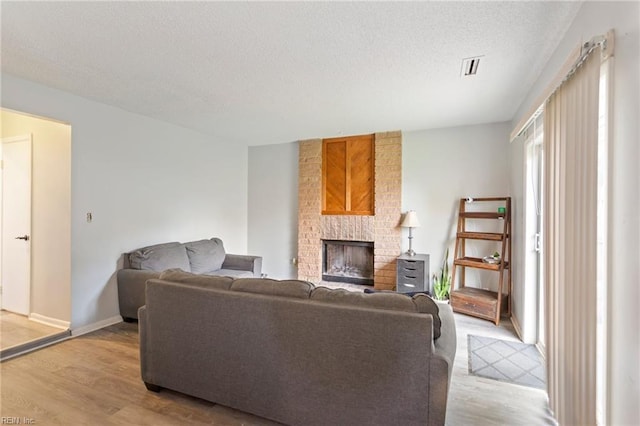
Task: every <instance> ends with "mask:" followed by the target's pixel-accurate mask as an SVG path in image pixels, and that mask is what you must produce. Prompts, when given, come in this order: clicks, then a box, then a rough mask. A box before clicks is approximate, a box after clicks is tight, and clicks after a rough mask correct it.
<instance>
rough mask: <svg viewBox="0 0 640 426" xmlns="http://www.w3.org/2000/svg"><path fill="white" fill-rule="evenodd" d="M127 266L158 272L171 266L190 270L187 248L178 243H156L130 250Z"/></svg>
mask: <svg viewBox="0 0 640 426" xmlns="http://www.w3.org/2000/svg"><path fill="white" fill-rule="evenodd" d="M129 266H130V267H131V269H146V270H149V271H158V272H159V271H164V270H166V269H172V268H179V269H182V270H184V271H190V270H191V266H190V264H189V258H188V257H187V250H186V248H185V247H184V244H180V243H164V244H156V245H153V246H148V247H143V248H140V249H138V250H135V251H132V252H131V253H129Z"/></svg>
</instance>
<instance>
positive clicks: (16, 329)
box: [0, 310, 63, 350]
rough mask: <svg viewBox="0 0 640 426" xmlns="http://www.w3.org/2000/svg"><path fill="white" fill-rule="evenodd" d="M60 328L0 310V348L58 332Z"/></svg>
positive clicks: (10, 346) (3, 348) (6, 347)
mask: <svg viewBox="0 0 640 426" xmlns="http://www.w3.org/2000/svg"><path fill="white" fill-rule="evenodd" d="M61 331H63V330H61V329H59V328H55V327H50V326H48V325H44V324H40V323H39V322H36V321H32V320H30V319H29V318H27V317H26V316H24V315H18V314H14V313H12V312H8V311H4V310H2V311H0V350H5V349H8V348H12V347H15V346H18V345H22V344H25V343H28V342H31V341H34V340H37V339H42V338H43V337H48V336H53V335H55V334H58V333H60V332H61Z"/></svg>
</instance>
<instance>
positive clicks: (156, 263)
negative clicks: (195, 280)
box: [117, 238, 262, 321]
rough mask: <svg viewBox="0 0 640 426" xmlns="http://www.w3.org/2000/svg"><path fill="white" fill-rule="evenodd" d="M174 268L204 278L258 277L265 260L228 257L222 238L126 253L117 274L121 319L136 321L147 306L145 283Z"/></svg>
mask: <svg viewBox="0 0 640 426" xmlns="http://www.w3.org/2000/svg"><path fill="white" fill-rule="evenodd" d="M174 268H178V269H182V270H183V271H186V272H192V273H195V274H203V275H216V276H229V277H238V278H240V277H245V278H246V277H259V276H260V274H261V272H262V257H260V256H247V255H239V254H230V253H226V252H225V249H224V245H223V243H222V240H220V239H219V238H211V239H208V240H198V241H191V242H188V243H179V242H171V243H163V244H155V245H152V246H148V247H143V248H139V249H137V250H134V251H132V252H129V253H125V254H124V255H123V269H120V270H118V272H117V281H118V302H119V305H120V315H121V316H122V318H123V319H124V320H125V321H133V320H135V319H136V318H137V317H138V308H140V307H141V306H142V305H144V304H145V296H144V286H145V283H146V281H147V280H148V279H151V278H158V277H159V276H160V273H161V272H162V271H164V270H167V269H174Z"/></svg>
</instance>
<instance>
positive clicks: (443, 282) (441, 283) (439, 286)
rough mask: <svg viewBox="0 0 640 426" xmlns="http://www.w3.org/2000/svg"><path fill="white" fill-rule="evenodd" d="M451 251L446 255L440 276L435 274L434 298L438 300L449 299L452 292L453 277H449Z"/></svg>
mask: <svg viewBox="0 0 640 426" xmlns="http://www.w3.org/2000/svg"><path fill="white" fill-rule="evenodd" d="M448 261H449V249H448V248H447V252H446V254H445V255H444V260H443V261H442V269H440V273H439V274H433V296H434V297H435V298H436V300H447V299H449V292H450V291H451V275H449V263H448Z"/></svg>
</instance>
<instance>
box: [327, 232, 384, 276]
mask: <svg viewBox="0 0 640 426" xmlns="http://www.w3.org/2000/svg"><path fill="white" fill-rule="evenodd" d="M322 279H323V280H324V281H333V282H343V283H350V284H362V285H373V242H367V241H344V240H322Z"/></svg>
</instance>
